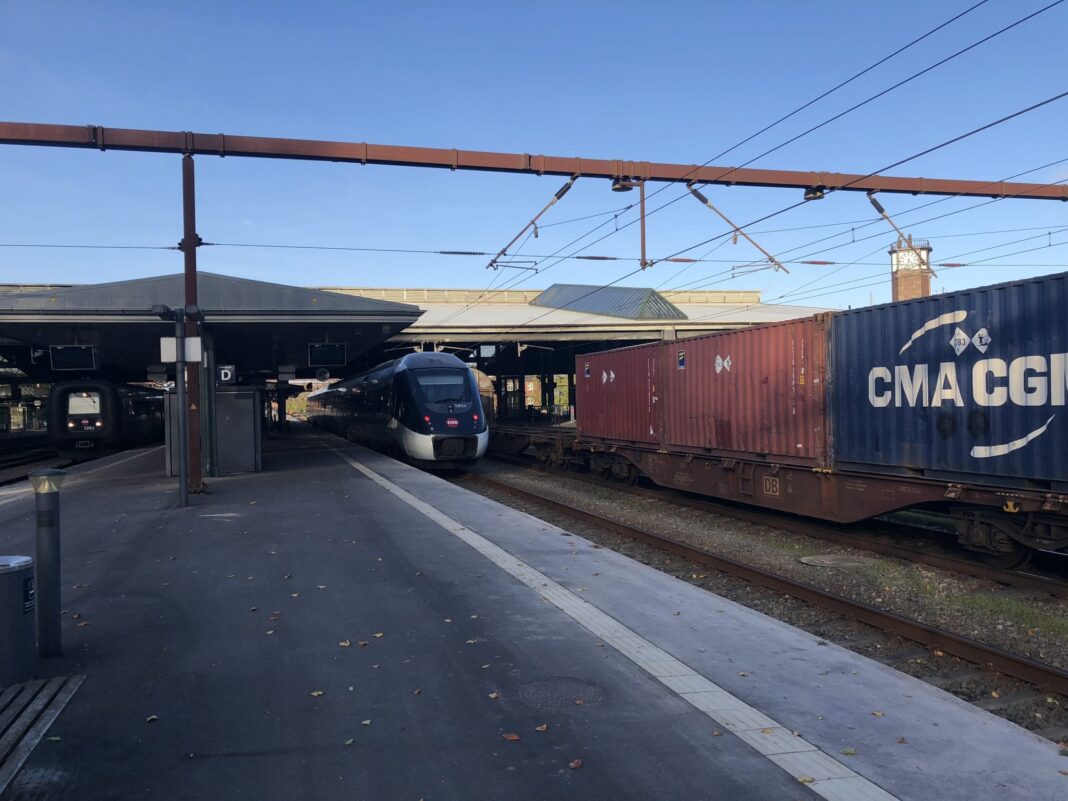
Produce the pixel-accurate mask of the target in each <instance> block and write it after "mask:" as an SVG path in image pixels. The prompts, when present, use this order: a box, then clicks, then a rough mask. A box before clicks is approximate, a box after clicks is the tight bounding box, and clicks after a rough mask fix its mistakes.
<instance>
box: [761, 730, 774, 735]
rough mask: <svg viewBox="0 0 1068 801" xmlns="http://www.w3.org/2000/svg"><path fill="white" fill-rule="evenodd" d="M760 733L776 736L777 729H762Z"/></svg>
mask: <svg viewBox="0 0 1068 801" xmlns="http://www.w3.org/2000/svg"><path fill="white" fill-rule="evenodd" d="M760 733H761V734H774V733H775V729H761V730H760Z"/></svg>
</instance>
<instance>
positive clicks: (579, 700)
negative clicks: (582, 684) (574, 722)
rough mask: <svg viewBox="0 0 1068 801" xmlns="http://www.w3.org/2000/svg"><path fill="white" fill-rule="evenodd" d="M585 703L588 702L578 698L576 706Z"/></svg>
mask: <svg viewBox="0 0 1068 801" xmlns="http://www.w3.org/2000/svg"><path fill="white" fill-rule="evenodd" d="M584 703H586V702H585V701H583V700H582V699H581V698H576V699H575V706H582V705H583V704H584Z"/></svg>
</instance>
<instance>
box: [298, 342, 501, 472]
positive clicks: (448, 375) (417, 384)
mask: <svg viewBox="0 0 1068 801" xmlns="http://www.w3.org/2000/svg"><path fill="white" fill-rule="evenodd" d="M308 420H309V421H310V422H312V423H313V424H315V425H317V426H321V427H323V428H326V429H329V430H330V431H333V432H334V433H335V434H339V435H341V436H343V437H346V438H348V439H351V440H353V441H354V442H359V443H361V444H363V445H367V446H369V447H372V448H375V449H376V450H381V451H386V452H392V453H399V454H401V455H403V457H404V458H405V459H406V460H407V461H409V462H411V463H412V464H414V465H416V466H419V467H427V468H438V469H453V468H462V467H465V466H468V465H471V464H473V463H474V462H475V461H477V460H478V459H480V458H482V456H483V454H485V452H486V445H487V444H488V443H489V428H488V427H487V421H486V417H485V413H484V412H483V409H482V400H481V398H480V395H479V385H478V382H477V379H476V377H475V374H474V372H473V371H472V370H471V369H470V368H469V367H468V366H467V365H466V364H464V363H463V362H462V361H460V360H459V359H458V358H457V357H455V356H453V355H451V354H448V353H410V354H408V355H407V356H403V357H401V358H399V359H395V360H393V361H390V362H386V363H385V364H380V365H378V366H377V367H375V368H373V369H371V370H368V371H367V372H364V373H361V374H359V375H357V376H355V377H354V378H350V379H348V380H345V381H342V382H340V383H338V384H335V385H333V386H331V387H329V388H328V389H323V390H320V391H319V392H314V393H312V394H311V395H309V396H308Z"/></svg>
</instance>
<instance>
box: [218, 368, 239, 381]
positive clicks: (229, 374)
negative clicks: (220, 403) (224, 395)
mask: <svg viewBox="0 0 1068 801" xmlns="http://www.w3.org/2000/svg"><path fill="white" fill-rule="evenodd" d="M216 370H217V376H216V377H217V378H218V381H219V383H220V384H233V383H235V382H236V381H237V370H236V369H234V365H232V364H220V365H219V366H218V367H217V368H216Z"/></svg>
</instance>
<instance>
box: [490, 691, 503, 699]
mask: <svg viewBox="0 0 1068 801" xmlns="http://www.w3.org/2000/svg"><path fill="white" fill-rule="evenodd" d="M489 697H490V698H492V699H493V700H494V701H496V700H497V699H498V698H500V697H501V694H500V693H497V692H493V693H490V694H489Z"/></svg>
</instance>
